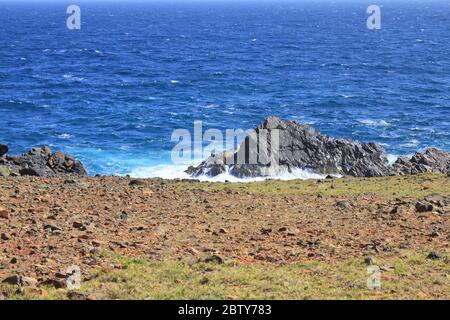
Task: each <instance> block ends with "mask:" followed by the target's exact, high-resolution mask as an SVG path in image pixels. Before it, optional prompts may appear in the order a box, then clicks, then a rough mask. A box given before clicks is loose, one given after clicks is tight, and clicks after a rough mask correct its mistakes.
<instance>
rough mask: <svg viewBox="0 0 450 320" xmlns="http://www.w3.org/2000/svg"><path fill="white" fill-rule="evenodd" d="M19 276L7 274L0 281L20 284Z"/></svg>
mask: <svg viewBox="0 0 450 320" xmlns="http://www.w3.org/2000/svg"><path fill="white" fill-rule="evenodd" d="M20 278H21V277H20V276H18V275H16V274H15V275H12V276H8V277H6V278H5V279H3V280H2V283H7V284H11V285H19V284H20Z"/></svg>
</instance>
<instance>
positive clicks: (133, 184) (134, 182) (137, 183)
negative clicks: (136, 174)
mask: <svg viewBox="0 0 450 320" xmlns="http://www.w3.org/2000/svg"><path fill="white" fill-rule="evenodd" d="M128 185H129V186H130V187H140V186H143V185H144V183H143V182H142V181H139V180H131V181H130V183H129V184H128Z"/></svg>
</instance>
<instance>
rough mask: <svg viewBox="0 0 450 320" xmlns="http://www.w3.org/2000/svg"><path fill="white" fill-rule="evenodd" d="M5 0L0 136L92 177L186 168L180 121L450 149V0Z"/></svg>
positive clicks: (175, 172)
mask: <svg viewBox="0 0 450 320" xmlns="http://www.w3.org/2000/svg"><path fill="white" fill-rule="evenodd" d="M423 2H424V3H422V4H393V3H385V4H384V5H383V7H382V19H383V20H382V29H381V30H379V31H369V30H368V29H367V28H366V17H367V14H366V8H367V6H368V5H369V4H370V3H364V1H362V2H359V3H358V4H346V5H342V4H339V3H335V4H325V3H322V4H305V3H297V4H292V3H291V4H288V3H285V4H269V3H260V4H256V3H252V4H250V3H248V4H242V3H241V4H236V3H235V4H218V3H216V4H189V5H188V4H172V5H169V4H133V5H131V4H127V5H123V4H122V5H121V4H115V5H108V4H81V5H80V6H81V9H82V29H81V30H80V31H70V30H67V29H66V23H65V19H66V17H67V15H66V14H65V10H66V7H65V6H64V5H62V4H45V5H44V4H32V5H25V4H11V3H0V21H1V24H0V128H1V134H0V140H1V141H0V142H3V143H8V144H9V145H10V146H11V148H12V152H15V153H20V152H23V151H25V150H26V149H27V148H29V147H31V146H34V145H40V144H48V145H50V146H52V147H53V148H54V149H62V150H65V151H67V152H70V153H73V154H74V155H76V156H78V157H80V158H81V159H82V160H84V161H85V162H86V164H87V166H88V169H89V171H90V173H91V174H95V173H101V174H127V173H132V174H133V175H135V176H164V177H177V176H179V172H180V171H181V169H182V168H181V167H174V166H171V165H170V164H171V162H170V156H169V152H170V150H171V149H172V148H173V147H174V145H175V144H174V143H173V142H171V140H170V137H171V133H172V131H173V130H174V129H176V128H187V129H190V130H193V122H194V120H202V121H203V126H204V129H208V128H218V129H221V130H224V129H226V128H242V129H249V128H252V127H254V126H256V125H257V124H258V123H260V122H261V121H262V120H263V118H264V117H266V116H268V115H277V116H280V117H282V118H286V119H297V120H300V121H303V122H306V123H309V124H311V125H313V126H315V127H317V128H318V129H320V130H321V131H322V132H324V133H326V134H329V135H332V136H337V137H346V138H354V139H358V140H362V141H365V142H367V141H376V142H379V143H381V144H382V145H383V146H384V147H385V148H386V150H387V152H388V153H389V154H391V155H399V154H404V155H408V154H411V153H413V152H415V151H416V150H421V149H424V148H426V147H429V146H436V147H440V148H443V149H446V150H450V130H449V129H450V73H449V71H450V32H449V30H450V5H449V2H448V1H440V2H436V3H430V2H427V3H425V1H423Z"/></svg>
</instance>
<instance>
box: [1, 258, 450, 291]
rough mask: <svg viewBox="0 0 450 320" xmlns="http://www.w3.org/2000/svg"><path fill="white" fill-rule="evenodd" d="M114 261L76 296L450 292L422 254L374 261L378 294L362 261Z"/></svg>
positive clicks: (443, 270)
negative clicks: (377, 269) (378, 279)
mask: <svg viewBox="0 0 450 320" xmlns="http://www.w3.org/2000/svg"><path fill="white" fill-rule="evenodd" d="M109 256H110V257H112V255H111V254H110V255H109ZM114 259H116V261H117V263H118V264H119V265H121V269H120V270H99V271H98V272H97V273H96V274H95V275H93V277H92V278H91V279H90V280H88V281H84V282H83V283H82V286H81V288H80V289H79V290H77V292H80V293H85V294H86V295H87V296H89V298H91V299H196V300H201V299H448V298H449V292H450V285H449V277H450V269H449V264H448V259H447V258H446V257H444V258H442V259H440V260H435V261H433V260H429V259H426V253H425V252H423V253H420V254H403V255H401V256H397V257H383V258H380V260H379V261H378V259H377V265H378V266H380V267H381V270H382V271H381V290H370V289H368V288H367V278H368V274H367V266H366V265H365V264H364V263H363V261H362V259H357V260H356V259H351V260H348V261H343V262H333V263H328V262H320V261H308V262H303V263H295V264H289V265H263V264H251V265H246V264H239V263H233V262H227V263H224V264H217V263H203V262H196V261H188V260H186V261H160V262H157V261H151V260H148V259H136V258H132V259H130V258H125V257H121V256H116V257H115V258H114ZM3 289H4V290H5V288H3ZM9 289H10V290H13V289H12V288H10V287H9ZM11 294H12V296H11V298H12V299H67V296H68V290H63V289H59V290H56V289H50V288H47V294H46V295H44V296H39V295H33V294H30V293H27V292H24V293H13V291H11Z"/></svg>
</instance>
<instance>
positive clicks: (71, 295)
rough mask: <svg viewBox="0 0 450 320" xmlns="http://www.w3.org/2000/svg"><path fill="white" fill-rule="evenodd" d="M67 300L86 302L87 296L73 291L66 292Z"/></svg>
mask: <svg viewBox="0 0 450 320" xmlns="http://www.w3.org/2000/svg"><path fill="white" fill-rule="evenodd" d="M67 298H68V299H69V300H88V296H87V295H86V294H84V293H80V292H75V291H69V292H67Z"/></svg>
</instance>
